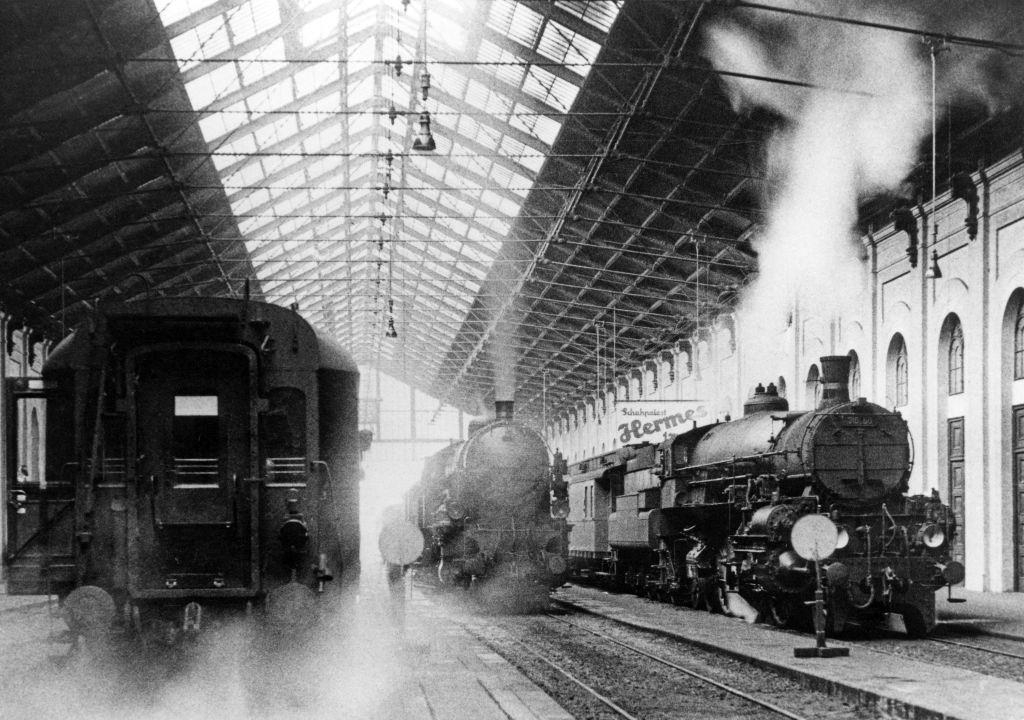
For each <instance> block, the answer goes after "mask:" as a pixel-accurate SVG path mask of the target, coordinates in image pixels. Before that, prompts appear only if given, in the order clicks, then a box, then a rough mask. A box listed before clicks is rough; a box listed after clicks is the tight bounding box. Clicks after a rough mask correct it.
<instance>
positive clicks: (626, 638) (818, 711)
mask: <svg viewBox="0 0 1024 720" xmlns="http://www.w3.org/2000/svg"><path fill="white" fill-rule="evenodd" d="M557 617H564V618H565V619H568V620H570V621H572V622H573V623H577V624H578V625H580V626H582V627H585V628H592V629H594V630H597V631H599V632H601V633H604V634H606V635H608V636H610V637H613V638H615V639H616V640H619V641H621V642H626V643H629V644H630V645H633V646H636V647H638V648H640V649H643V650H645V651H647V652H650V653H652V654H654V655H657V656H658V657H662V658H665V659H666V660H669V661H671V662H674V663H676V664H678V665H680V666H682V667H686V668H688V669H692V670H694V671H696V672H699V673H701V674H703V675H707V676H710V677H713V678H714V679H715V680H717V681H719V682H722V683H725V684H727V685H731V686H733V687H737V688H738V689H740V690H743V691H744V692H747V693H750V694H751V695H754V696H755V697H758V698H759V699H762V700H765V701H768V702H770V703H773V704H775V705H778V706H780V707H782V708H784V709H786V710H788V711H790V712H792V713H795V714H796V715H799V716H802V717H806V718H822V719H825V718H827V719H829V720H868V719H870V718H884V717H886V716H885V715H882V714H879V713H878V712H877V711H876V710H875V709H874V708H856V707H853V706H852V705H850V704H848V703H846V702H844V701H843V700H840V699H838V698H834V697H829V696H828V695H825V694H823V693H820V692H814V691H809V690H808V689H806V688H804V687H802V686H801V685H800V684H799V683H798V682H796V681H794V680H791V679H788V678H783V677H780V676H778V675H776V674H774V673H771V672H769V671H766V670H762V669H758V668H754V667H752V666H750V665H747V664H746V663H743V662H740V661H737V660H732V659H729V658H723V657H720V656H717V655H714V654H713V653H709V652H705V651H700V650H697V649H694V648H692V647H690V646H688V645H685V644H682V643H679V642H678V641H674V640H671V639H668V638H665V637H664V636H661V635H657V634H654V633H646V632H642V631H638V630H634V629H631V628H625V627H623V626H621V625H618V624H616V623H613V622H611V621H608V620H603V619H601V618H597V617H593V616H589V615H578V614H570V613H559V614H557ZM557 617H554V618H552V617H547V616H536V615H535V616H516V617H502V618H495V617H488V618H476V619H475V620H473V621H472V622H471V623H470V630H471V632H473V633H474V634H476V635H477V636H478V637H479V638H480V639H481V640H482V641H483V642H485V643H487V644H488V645H490V646H491V647H492V648H493V649H494V650H495V651H496V652H499V653H500V654H501V655H503V656H504V657H506V658H507V659H508V660H509V661H510V662H512V663H513V664H514V665H516V666H517V667H518V668H519V669H520V670H521V671H522V672H523V673H524V674H526V675H527V676H528V677H530V679H531V680H533V681H534V682H535V683H537V684H538V685H540V686H541V687H542V688H543V689H544V690H545V691H546V692H548V693H550V694H551V695H552V696H553V697H554V698H555V699H556V700H557V701H558V702H559V704H561V705H562V707H565V708H567V709H569V710H570V711H571V712H573V713H574V714H575V716H576V717H577V718H580V719H584V718H586V719H591V718H592V719H594V720H603V719H604V718H617V717H619V715H617V714H616V713H615V712H614V711H612V710H611V709H610V708H608V707H607V706H606V705H604V704H603V703H601V702H600V701H599V700H597V699H596V698H594V697H593V696H592V695H590V694H589V693H587V692H586V691H585V690H583V689H581V688H580V687H579V686H578V685H576V684H574V683H572V682H571V681H570V680H568V679H566V678H565V677H564V676H562V675H560V674H559V673H558V672H556V671H555V670H553V669H552V668H551V667H550V666H549V665H548V664H547V663H545V662H544V661H543V660H541V659H540V658H539V657H538V654H539V655H542V656H544V657H545V658H547V659H548V660H550V661H551V662H554V663H556V664H557V665H559V666H560V667H562V668H564V669H565V670H567V671H568V672H570V673H572V674H573V675H575V676H576V677H577V678H579V679H580V680H582V681H583V682H585V683H586V684H588V685H590V686H592V687H594V688H595V689H596V690H597V691H598V692H600V693H601V694H603V695H605V696H607V697H608V698H610V699H611V700H612V701H613V702H615V703H616V704H617V705H619V706H620V707H622V708H624V709H625V710H626V711H628V712H629V713H631V714H633V715H635V716H638V717H642V718H652V719H662V718H666V719H667V718H674V719H684V720H688V719H690V718H693V719H694V720H697V719H698V718H700V719H706V718H723V719H724V718H766V717H779V716H778V715H776V714H774V713H772V712H771V711H770V710H768V709H766V708H764V707H761V706H758V705H755V704H753V703H751V702H749V701H747V700H744V699H742V698H737V697H735V696H733V695H731V694H728V693H726V692H725V691H724V690H721V689H719V688H715V687H713V686H711V685H708V684H706V683H704V682H702V681H699V680H696V679H693V678H690V677H689V676H687V675H685V674H683V673H681V672H679V671H677V670H675V669H673V668H670V667H667V666H664V665H661V664H659V663H656V662H655V661H653V660H650V659H649V658H646V657H643V656H641V655H639V654H636V653H634V652H631V651H629V650H627V649H625V648H622V647H620V646H617V645H614V644H613V643H610V642H609V641H608V640H606V639H604V638H600V637H597V636H595V635H592V634H591V633H588V632H586V631H584V630H581V629H580V628H579V627H573V626H571V625H568V624H566V623H564V622H562V621H561V620H559V619H557Z"/></svg>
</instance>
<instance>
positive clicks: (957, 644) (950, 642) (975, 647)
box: [927, 638, 1024, 660]
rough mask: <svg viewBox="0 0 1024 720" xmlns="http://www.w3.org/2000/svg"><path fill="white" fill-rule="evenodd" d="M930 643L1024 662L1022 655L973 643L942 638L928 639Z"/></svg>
mask: <svg viewBox="0 0 1024 720" xmlns="http://www.w3.org/2000/svg"><path fill="white" fill-rule="evenodd" d="M927 640H929V641H930V642H935V643H942V644H943V645H953V646H955V647H962V648H968V649H970V650H978V651H979V652H987V653H991V654H992V655H1004V656H1006V657H1011V658H1016V659H1018V660H1024V655H1021V654H1020V653H1013V652H1009V651H1008V650H996V649H995V648H987V647H982V646H981V645H972V644H971V643H965V642H960V641H959V640H942V639H940V638H927ZM1018 642H1024V640H1018Z"/></svg>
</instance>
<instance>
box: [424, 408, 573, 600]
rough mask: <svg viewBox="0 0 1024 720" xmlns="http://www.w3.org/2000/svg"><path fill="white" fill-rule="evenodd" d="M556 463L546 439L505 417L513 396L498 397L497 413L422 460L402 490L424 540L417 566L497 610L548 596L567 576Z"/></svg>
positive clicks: (564, 510) (561, 485) (563, 495)
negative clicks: (418, 474)
mask: <svg viewBox="0 0 1024 720" xmlns="http://www.w3.org/2000/svg"><path fill="white" fill-rule="evenodd" d="M561 469H562V463H560V462H559V457H558V456H556V458H555V462H554V463H552V462H551V460H550V459H549V454H548V449H547V445H546V444H545V442H544V438H543V437H542V436H541V435H540V434H539V433H537V432H536V431H535V430H533V429H531V428H529V427H527V426H526V425H523V424H522V423H519V422H516V421H515V420H513V418H512V403H511V402H506V401H499V402H497V403H496V417H495V419H494V420H493V421H490V422H485V423H477V424H474V425H471V426H470V434H469V438H468V439H467V440H466V441H464V442H456V443H453V444H452V445H450V446H448V447H447V448H445V449H444V450H441V451H440V452H438V453H436V454H434V455H433V456H431V457H430V458H428V459H427V462H426V465H425V467H424V470H423V476H422V478H421V479H420V481H419V482H418V483H417V484H416V485H415V486H413V487H412V488H411V489H410V490H409V492H408V493H407V494H406V497H405V503H406V505H405V506H406V517H407V519H408V520H409V521H410V522H412V523H414V524H415V525H417V526H418V527H419V528H420V530H421V531H422V533H423V535H424V538H425V541H426V543H425V544H426V549H425V550H424V553H423V556H422V558H421V560H420V565H421V566H425V567H428V568H430V569H431V574H433V575H434V576H435V577H436V579H437V582H439V583H440V584H441V585H443V586H461V587H467V588H469V587H473V588H477V589H479V591H480V593H481V597H483V598H484V599H485V600H486V601H487V602H488V603H489V604H494V605H497V606H499V607H503V608H506V609H530V608H531V607H533V606H535V605H536V604H538V603H541V602H544V601H546V598H547V595H548V592H549V591H550V589H551V588H554V587H557V586H559V585H561V584H563V583H564V582H565V580H566V578H567V573H568V562H567V547H568V545H567V534H568V528H567V526H566V523H565V516H566V515H567V514H568V502H567V492H566V484H565V482H564V480H563V478H562V472H561Z"/></svg>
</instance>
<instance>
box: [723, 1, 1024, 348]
mask: <svg viewBox="0 0 1024 720" xmlns="http://www.w3.org/2000/svg"><path fill="white" fill-rule="evenodd" d="M771 4H774V5H776V6H778V7H780V8H791V9H798V10H803V11H811V12H818V13H822V14H839V13H837V12H836V8H835V6H834V3H829V2H824V1H814V2H812V1H804V2H800V1H799V0H776V1H775V2H773V3H771ZM964 5H965V3H953V2H934V1H931V0H929V1H928V2H924V1H921V2H907V3H899V4H898V7H896V6H897V4H895V3H891V2H882V1H880V0H870V1H866V2H862V3H858V4H857V5H856V14H855V15H851V16H852V17H856V18H857V19H859V20H868V21H873V22H881V23H888V24H892V25H900V26H904V27H915V28H925V29H928V30H931V31H934V32H941V31H943V30H944V29H950V30H955V31H956V32H957V33H958V34H970V33H973V34H975V36H978V37H988V38H993V37H1000V35H1002V34H1004V33H1005V32H1006V31H1005V28H1006V27H1007V26H1013V25H1015V24H1019V22H1018V23H1010V22H1009V18H1010V17H1017V20H1018V21H1019V15H1020V10H1019V8H1017V9H1016V11H1014V10H1013V8H1012V6H1013V5H1014V3H1008V2H987V3H986V2H982V3H972V4H970V5H971V7H970V8H964ZM851 8H853V6H845V7H844V10H845V11H846V12H847V13H848V14H849V13H850V12H851ZM999 18H1004V22H1005V23H1006V24H1004V25H1003V29H1001V30H1000V32H999V33H996V32H995V29H996V27H998V25H997V23H999V22H1000V20H999ZM706 40H707V45H706V49H705V53H706V55H707V56H708V58H709V59H710V61H711V62H712V63H713V64H714V65H715V66H716V67H718V68H721V69H723V70H730V71H737V72H741V73H749V74H753V75H761V76H767V77H775V78H787V79H792V80H797V81H801V82H804V83H809V84H811V85H813V86H815V88H813V89H809V88H797V87H792V86H786V85H780V84H774V83H769V82H764V81H758V80H747V79H727V80H726V82H727V84H728V89H729V92H730V93H731V99H732V101H733V103H734V106H735V108H736V109H737V110H738V111H742V110H744V109H747V108H751V107H755V106H756V107H763V108H767V109H770V110H772V111H773V112H775V113H777V114H778V115H779V116H781V117H782V118H783V119H784V121H785V122H784V125H783V127H782V129H781V130H779V131H778V132H777V133H776V134H775V135H774V136H773V137H772V139H771V140H770V142H769V143H768V147H767V148H765V150H766V153H767V159H766V166H767V173H768V183H767V186H768V187H769V188H771V190H770V191H769V193H770V197H767V198H765V200H766V204H767V205H768V207H769V210H768V218H767V223H766V226H765V228H764V231H763V234H762V236H761V237H760V238H759V239H758V240H757V242H756V247H757V249H758V251H759V256H760V257H759V265H760V274H759V278H758V280H757V281H756V282H755V283H754V285H753V286H752V287H751V288H750V289H749V291H748V292H747V293H746V295H745V296H744V299H743V303H742V304H741V307H740V315H741V317H743V319H744V325H745V327H746V329H747V330H748V331H750V330H753V331H754V333H755V335H756V334H757V333H761V334H762V335H763V337H760V338H758V337H756V336H755V337H753V338H751V340H753V342H754V344H755V345H767V344H770V343H771V342H772V340H773V336H774V340H776V341H777V334H778V333H779V332H781V331H782V330H783V329H784V319H785V318H786V317H787V315H788V312H789V309H790V307H791V306H792V300H793V298H794V297H799V298H803V299H804V302H802V303H801V305H802V306H804V307H808V306H809V305H813V307H814V309H815V311H816V312H818V313H820V314H821V315H822V316H823V317H824V318H826V319H827V318H828V317H829V315H830V314H832V313H835V312H837V311H839V310H841V309H842V308H850V307H853V308H856V307H858V304H859V303H860V301H861V297H862V292H863V287H864V282H865V279H866V278H865V275H864V272H863V269H862V271H861V272H857V270H856V268H863V266H862V264H861V263H860V262H859V261H858V257H859V255H860V254H861V252H862V251H861V248H860V244H859V240H858V238H857V232H856V221H857V208H858V203H859V202H860V201H861V200H862V199H863V198H864V197H866V196H869V195H872V194H879V193H884V192H896V191H899V190H900V189H901V187H900V186H901V183H903V182H904V181H905V178H906V177H907V175H908V173H909V172H910V170H911V169H912V167H913V164H914V162H915V160H916V159H917V154H918V152H919V150H920V148H921V144H922V142H923V141H924V140H925V138H926V137H927V136H928V133H929V132H930V129H931V64H930V56H929V52H930V51H929V48H928V47H927V46H925V45H924V44H923V43H922V42H921V40H920V38H919V37H916V36H913V35H907V34H902V33H896V32H891V31H886V30H881V29H872V28H867V27H861V26H853V25H847V24H842V23H837V22H830V21H822V20H815V19H808V18H797V17H793V16H787V15H783V14H779V13H772V12H766V11H746V12H742V13H737V14H730V16H729V17H728V18H723V19H720V20H716V21H714V22H713V23H711V25H710V26H709V28H708V30H707V32H706ZM950 52H951V53H953V52H955V53H956V57H955V58H953V62H949V61H946V62H941V64H940V66H939V73H940V75H939V91H940V92H939V97H938V105H939V109H940V111H941V109H942V108H943V107H944V104H945V102H946V101H947V100H950V99H953V98H957V97H959V98H964V97H971V98H973V99H980V100H983V101H984V102H986V103H987V104H988V106H989V108H990V109H999V108H1000V107H1003V106H1005V105H1006V104H1007V102H1008V100H1009V98H1010V97H1012V95H1010V94H1009V93H1008V92H1007V88H1008V87H1009V86H1008V85H1007V84H1006V83H1005V82H1000V81H998V79H999V78H1004V79H1005V78H1006V77H1007V76H1008V75H1010V74H1012V73H1011V70H1012V67H1011V65H1010V61H1008V60H1007V58H1005V57H993V55H995V54H994V53H992V52H991V51H985V52H982V51H978V50H974V49H968V48H963V47H962V46H958V47H956V48H954V49H953V50H951V51H950ZM949 54H950V53H946V55H949ZM940 57H942V56H940ZM943 60H945V58H943Z"/></svg>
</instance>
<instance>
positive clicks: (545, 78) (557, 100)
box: [523, 65, 580, 111]
mask: <svg viewBox="0 0 1024 720" xmlns="http://www.w3.org/2000/svg"><path fill="white" fill-rule="evenodd" d="M579 90H580V89H579V88H578V87H577V86H576V85H573V84H572V83H569V82H566V81H565V80H562V79H561V78H560V77H557V76H556V75H554V74H553V73H550V72H548V71H547V70H545V69H544V68H542V67H538V66H536V65H532V66H531V67H530V71H529V72H528V73H527V74H526V80H525V81H524V82H523V92H525V93H527V94H529V95H532V96H533V97H535V98H537V99H538V100H540V101H541V102H543V103H547V104H548V105H550V106H551V107H553V108H555V109H556V110H562V111H567V110H568V109H569V108H570V107H571V106H572V103H573V101H574V100H575V99H576V95H577V93H579Z"/></svg>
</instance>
